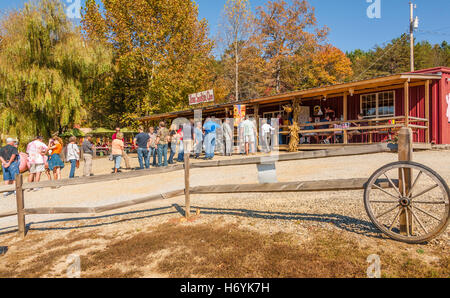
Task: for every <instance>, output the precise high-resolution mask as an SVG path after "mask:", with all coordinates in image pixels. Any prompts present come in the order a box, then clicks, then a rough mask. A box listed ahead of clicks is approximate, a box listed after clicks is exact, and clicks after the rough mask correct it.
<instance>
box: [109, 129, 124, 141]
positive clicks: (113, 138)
mask: <svg viewBox="0 0 450 298" xmlns="http://www.w3.org/2000/svg"><path fill="white" fill-rule="evenodd" d="M119 132H120V127H116V132H115V133H114V134H113V135H112V140H113V141H114V140H115V139H117V134H118V133H119ZM122 141H123V142H124V143H125V138H123V139H122Z"/></svg>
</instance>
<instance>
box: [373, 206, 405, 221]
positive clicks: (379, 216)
mask: <svg viewBox="0 0 450 298" xmlns="http://www.w3.org/2000/svg"><path fill="white" fill-rule="evenodd" d="M398 207H400V204H397V205H396V206H395V207H393V208H391V209H389V210H388V211H386V212H384V213H383V214H381V215H378V216H377V217H376V218H377V219H380V218H382V217H383V216H385V215H386V214H388V213H390V212H392V211H394V210H395V209H397V208H398Z"/></svg>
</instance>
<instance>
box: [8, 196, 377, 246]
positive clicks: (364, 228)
mask: <svg viewBox="0 0 450 298" xmlns="http://www.w3.org/2000/svg"><path fill="white" fill-rule="evenodd" d="M172 208H174V209H175V210H173V209H172ZM170 209H172V210H170ZM191 209H192V210H197V209H198V210H200V212H201V213H202V214H204V215H212V216H214V215H217V216H218V215H227V216H240V217H246V218H256V219H264V220H283V221H295V222H299V223H301V222H315V223H328V224H332V225H334V226H335V227H337V228H339V229H342V230H345V231H348V232H351V233H355V234H359V235H364V236H366V237H371V238H379V239H382V238H384V237H383V234H382V233H381V232H380V231H379V230H378V229H377V228H376V227H375V226H374V225H373V224H372V223H371V222H368V221H365V220H361V219H357V218H353V217H348V216H343V215H339V214H309V213H292V212H269V211H258V210H249V209H225V208H210V207H200V206H192V207H191ZM149 212H158V213H156V214H148V215H146V214H145V213H149ZM171 214H181V215H182V216H184V215H185V211H184V207H183V206H180V205H178V204H173V205H171V206H167V207H161V208H155V209H146V210H138V211H130V212H122V213H115V214H108V215H102V216H94V217H88V216H86V217H73V218H62V219H55V220H47V221H39V222H30V223H28V224H27V231H64V230H66V231H67V230H80V229H88V228H96V227H103V226H110V225H114V224H118V223H124V222H130V221H135V220H142V219H148V218H154V217H159V216H164V215H171ZM118 216H133V217H127V218H123V219H114V218H115V217H118ZM107 219H110V220H111V221H108V222H101V223H87V224H82V223H81V224H80V223H78V224H77V225H76V226H69V227H33V226H36V225H39V226H40V225H45V224H54V223H70V222H74V223H75V222H79V221H95V220H107ZM11 229H13V230H11ZM2 231H3V232H2ZM16 232H17V226H12V227H7V228H3V229H0V235H6V234H11V233H16Z"/></svg>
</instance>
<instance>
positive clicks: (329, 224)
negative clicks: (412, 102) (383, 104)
mask: <svg viewBox="0 0 450 298" xmlns="http://www.w3.org/2000/svg"><path fill="white" fill-rule="evenodd" d="M238 157H239V156H238ZM238 157H234V158H238ZM220 158H223V157H220ZM397 158H398V157H397V155H396V154H392V153H381V154H372V155H361V156H351V157H336V158H327V159H315V160H302V161H289V162H283V163H278V164H277V177H278V180H279V181H280V182H281V181H312V180H326V179H346V178H368V177H369V176H370V175H371V174H372V173H373V172H374V171H375V170H377V169H378V168H380V167H381V166H383V165H385V164H387V163H390V162H394V161H396V160H397ZM414 158H415V161H417V162H419V163H422V164H424V165H427V166H429V167H431V168H432V169H434V170H435V171H436V172H438V173H439V174H440V175H441V176H443V177H444V179H445V180H446V181H447V182H448V183H449V184H450V166H449V162H450V151H426V152H417V153H415V156H414ZM130 159H131V162H132V166H133V167H134V166H137V165H138V161H137V157H136V156H130ZM82 166H83V165H81V168H80V169H79V170H78V171H77V174H80V173H82ZM111 167H112V162H110V161H108V160H107V159H105V158H104V159H97V160H95V161H94V171H95V174H105V173H109V172H110V171H111ZM68 170H69V169H68V166H66V168H65V169H64V170H63V177H67V176H68ZM191 175H192V176H191V185H192V186H197V185H209V184H233V183H236V184H237V183H257V182H258V180H257V169H256V166H255V165H249V166H239V167H224V168H220V169H194V170H192V171H191ZM183 183H184V179H183V172H181V171H180V172H174V173H168V174H162V175H159V176H149V177H143V178H138V179H132V180H122V181H118V182H110V183H99V184H91V185H85V186H73V187H64V188H60V189H44V190H40V191H32V192H26V194H25V206H26V207H29V208H32V207H59V206H61V207H62V206H65V207H77V206H100V205H105V204H109V203H113V202H120V201H125V200H130V199H133V198H140V197H143V196H146V195H150V194H157V193H161V192H167V191H170V190H175V189H181V188H183ZM191 201H192V205H193V209H194V210H197V209H198V210H199V211H200V212H201V216H200V217H199V218H197V220H196V222H195V223H192V224H205V223H206V224H208V223H212V222H217V221H220V222H224V223H233V224H238V225H239V226H242V227H245V228H247V229H250V230H254V231H258V232H259V233H262V234H267V235H274V234H276V233H278V232H280V231H281V232H286V233H290V234H292V235H295V236H296V237H297V238H298V239H300V240H301V241H307V240H308V239H310V238H311V233H312V231H313V230H311V229H314V228H321V229H322V228H323V229H327V230H330V231H334V232H337V233H342V234H343V235H344V234H345V235H347V236H348V237H352V238H353V239H356V241H357V242H358V243H360V244H364V245H368V246H372V245H376V246H378V247H384V246H386V245H388V244H390V245H394V246H395V247H400V248H401V249H405V250H408V249H412V250H414V249H415V248H414V247H413V246H406V245H403V244H398V243H395V242H393V241H391V240H388V239H387V238H386V237H385V236H384V235H382V234H380V233H379V232H378V231H377V230H376V229H375V227H374V226H373V225H372V224H371V223H370V221H369V219H368V217H367V215H366V212H365V210H364V205H363V192H362V191H345V192H320V193H318V192H316V193H284V194H264V195H262V194H230V195H194V196H192V198H191ZM183 208H184V197H178V198H174V199H170V200H167V201H159V202H153V203H148V204H144V205H139V206H134V207H130V208H127V209H122V210H119V211H113V212H109V213H105V214H102V215H100V216H99V215H96V216H94V215H89V214H86V215H83V216H80V215H70V214H69V215H48V216H47V215H46V216H43V215H30V216H27V224H28V228H29V232H28V236H27V238H29V240H28V241H32V240H31V239H33V237H37V239H39V242H41V243H46V244H49V243H51V242H52V241H57V240H58V239H63V238H64V237H67V236H68V235H72V236H73V233H78V234H80V233H89V234H91V235H100V236H99V238H98V240H91V241H93V243H91V244H92V245H91V244H89V245H87V244H86V243H85V245H82V248H80V250H79V251H80V252H81V253H82V254H83V253H86V254H88V253H89V249H90V248H89V247H91V249H97V250H98V249H101V248H102V247H104V246H105V245H107V243H108V242H109V241H110V240H111V239H124V238H125V239H126V238H127V237H130V234H131V235H132V234H133V233H137V232H140V231H141V230H142V229H144V228H148V227H155V226H158V225H160V224H162V223H166V222H173V221H177V220H179V219H180V218H181V217H182V214H183V212H184V211H183ZM14 209H15V199H14V198H13V197H9V198H7V199H1V200H0V210H2V211H8V210H14ZM186 224H189V223H186ZM16 230H17V221H16V218H14V217H10V218H5V219H0V246H8V247H9V250H12V251H16V252H17V251H20V249H21V246H22V245H23V243H22V244H21V242H20V241H22V240H20V239H18V238H17V237H16V234H15V233H16V232H15V231H16ZM102 237H103V238H102ZM105 237H106V238H105ZM449 240H450V237H449V234H448V230H447V232H446V233H444V234H443V235H442V236H440V237H439V238H438V239H436V240H434V241H432V242H431V243H430V244H428V245H429V246H437V247H440V248H444V251H445V250H447V252H448V246H449V245H450V241H449ZM55 245H56V244H55ZM425 247H427V246H425ZM0 264H1V263H0ZM60 266H61V264H60ZM148 274H149V275H151V276H155V275H157V273H154V274H151V272H150V273H148ZM50 276H51V274H50Z"/></svg>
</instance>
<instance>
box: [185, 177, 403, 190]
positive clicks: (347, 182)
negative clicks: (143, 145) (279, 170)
mask: <svg viewBox="0 0 450 298" xmlns="http://www.w3.org/2000/svg"><path fill="white" fill-rule="evenodd" d="M367 181H368V179H364V178H361V179H338V180H324V181H305V182H285V183H268V184H231V185H210V186H198V187H193V188H191V194H229V193H275V192H310V191H338V190H361V189H364V188H365V186H366V184H367ZM395 183H397V184H398V181H394V184H395ZM377 185H378V186H380V187H383V188H389V187H390V184H389V181H387V180H379V181H377Z"/></svg>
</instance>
